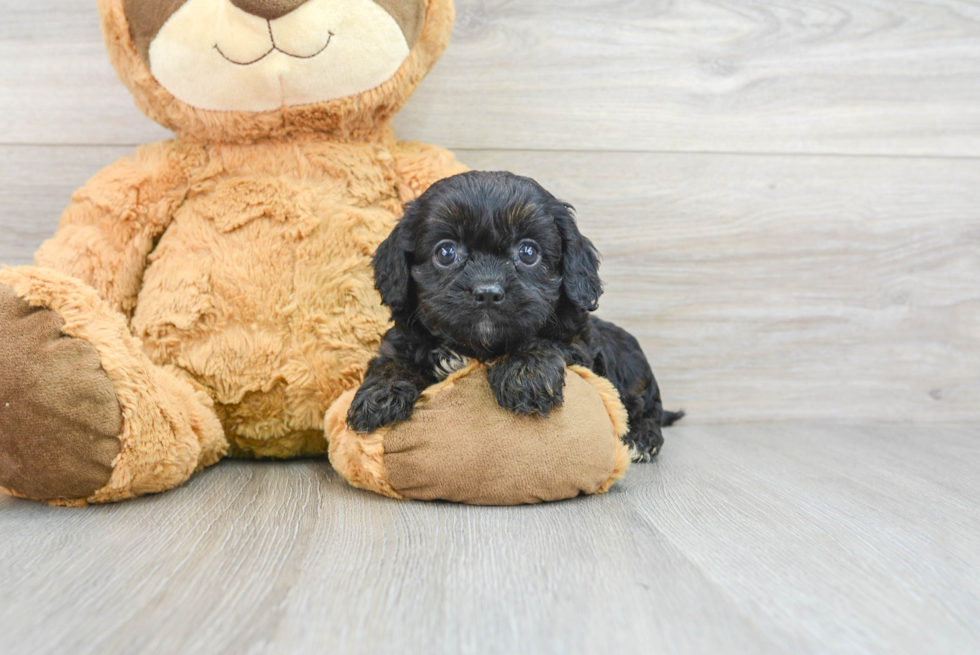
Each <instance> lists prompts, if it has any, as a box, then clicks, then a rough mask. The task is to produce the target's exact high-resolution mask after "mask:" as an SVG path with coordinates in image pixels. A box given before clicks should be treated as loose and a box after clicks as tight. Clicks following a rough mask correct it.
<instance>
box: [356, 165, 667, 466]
mask: <svg viewBox="0 0 980 655" xmlns="http://www.w3.org/2000/svg"><path fill="white" fill-rule="evenodd" d="M374 272H375V282H376V284H377V287H378V291H380V292H381V298H382V300H383V302H384V304H385V305H387V306H388V307H389V308H391V313H392V319H393V320H394V323H395V326H394V327H393V328H392V329H391V330H389V331H388V333H387V334H386V335H385V337H384V339H383V341H382V343H381V348H380V353H379V355H378V356H377V357H376V358H375V359H374V360H372V361H371V363H370V365H369V366H368V371H367V375H366V377H365V380H364V383H363V384H362V385H361V388H360V389H359V390H358V391H357V394H356V396H355V397H354V401H353V404H352V405H351V408H350V411H349V413H348V416H347V422H348V425H349V426H350V427H351V429H353V430H356V431H358V432H371V431H374V430H376V429H378V428H380V427H382V426H384V425H388V424H390V423H394V422H395V421H401V420H404V419H407V418H408V417H409V416H410V415H411V413H412V409H413V408H414V406H415V402H416V400H418V397H419V392H420V391H422V390H423V389H425V388H426V387H428V386H431V385H433V384H435V383H436V382H438V381H439V380H442V379H444V378H445V377H446V376H448V375H449V374H450V373H452V372H453V371H455V370H458V369H460V368H462V367H463V366H465V365H466V363H467V361H468V359H470V358H475V359H477V360H479V361H481V362H486V363H487V365H488V371H487V374H488V377H489V380H490V387H491V388H492V390H493V393H494V396H496V399H497V402H498V403H500V405H501V406H503V407H505V408H507V409H510V410H513V411H515V412H518V413H520V414H539V415H542V416H547V415H548V413H549V412H550V411H551V410H552V409H554V408H555V407H558V406H559V405H561V404H562V390H563V387H564V385H565V366H566V365H568V364H579V365H582V366H586V367H588V368H590V369H591V370H592V371H594V372H595V373H597V374H599V375H602V376H604V377H606V378H608V379H609V380H610V381H611V382H612V383H613V385H615V387H616V388H617V389H618V390H619V393H620V396H621V398H622V401H623V404H624V405H625V407H626V409H627V412H628V414H629V428H630V431H629V433H628V434H627V435H626V436H625V437H623V441H624V442H625V443H626V445H627V446H629V448H630V449H631V453H632V456H633V459H634V461H648V460H650V459H651V458H652V457H654V456H655V455H656V454H657V452H658V451H659V449H660V446H661V445H662V444H663V436H662V434H661V429H660V428H661V426H662V425H670V424H671V423H673V422H674V421H675V420H677V419H679V418H680V417H681V416H683V412H677V413H672V412H664V410H663V405H662V404H661V400H660V390H659V388H658V387H657V381H656V380H655V379H654V377H653V372H652V371H651V370H650V365H649V364H648V363H647V360H646V357H645V356H644V355H643V351H642V350H641V349H640V344H639V343H637V341H636V339H635V338H634V337H633V336H632V335H630V334H629V333H628V332H626V331H625V330H623V329H621V328H618V327H616V326H615V325H613V324H612V323H608V322H606V321H602V320H600V319H598V318H595V317H594V316H591V315H590V314H589V312H592V311H594V310H595V309H596V307H597V306H598V302H599V296H600V295H601V294H602V281H601V280H600V279H599V256H598V253H597V252H596V249H595V247H594V246H593V245H592V242H591V241H589V240H588V239H587V238H585V237H584V236H582V234H581V233H580V232H579V230H578V227H577V226H576V225H575V219H574V210H573V208H572V207H571V205H568V204H566V203H563V202H560V201H559V200H558V199H556V198H555V197H554V196H553V195H551V194H550V193H548V192H547V191H546V190H545V189H544V188H542V187H541V186H540V185H539V184H538V183H537V182H535V181H534V180H531V179H529V178H526V177H520V176H517V175H514V174H512V173H506V172H491V173H487V172H477V171H474V172H469V173H463V174H461V175H456V176H454V177H450V178H447V179H444V180H441V181H439V182H437V183H435V184H433V185H432V187H430V188H429V190H428V191H426V192H425V193H424V194H423V195H422V196H421V197H420V198H419V199H418V200H417V201H415V202H412V203H409V204H408V205H407V206H406V207H405V215H404V217H403V218H402V219H401V221H400V222H399V223H398V225H397V227H395V229H394V231H392V233H391V235H390V236H389V237H388V238H387V239H386V240H385V241H384V242H383V243H382V244H381V245H380V246H379V247H378V251H377V253H376V254H375V256H374Z"/></svg>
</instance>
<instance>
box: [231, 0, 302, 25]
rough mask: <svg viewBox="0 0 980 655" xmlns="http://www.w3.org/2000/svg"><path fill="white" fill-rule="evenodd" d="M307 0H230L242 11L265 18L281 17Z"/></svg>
mask: <svg viewBox="0 0 980 655" xmlns="http://www.w3.org/2000/svg"><path fill="white" fill-rule="evenodd" d="M308 1H309V0H231V4H233V5H235V6H236V7H238V8H239V9H241V10H242V11H244V12H245V13H248V14H252V15H253V16H258V17H259V18H264V19H266V20H275V19H277V18H282V17H283V16H285V15H286V14H288V13H290V12H292V11H295V10H297V9H299V8H300V6H301V5H304V4H306V3H307V2H308Z"/></svg>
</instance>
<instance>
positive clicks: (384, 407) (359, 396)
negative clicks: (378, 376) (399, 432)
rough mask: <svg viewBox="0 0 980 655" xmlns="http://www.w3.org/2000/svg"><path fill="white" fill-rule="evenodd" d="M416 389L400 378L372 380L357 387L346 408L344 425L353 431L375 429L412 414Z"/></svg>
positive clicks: (417, 394)
mask: <svg viewBox="0 0 980 655" xmlns="http://www.w3.org/2000/svg"><path fill="white" fill-rule="evenodd" d="M418 399H419V392H418V389H416V388H415V385H414V384H412V383H411V382H405V381H403V380H375V381H372V382H367V383H365V384H363V385H362V386H361V388H360V389H358V390H357V393H356V394H355V395H354V402H352V403H351V406H350V410H348V412H347V425H348V427H350V429H351V430H354V431H355V432H374V431H375V430H377V429H378V428H381V427H384V426H386V425H390V424H392V423H395V422H397V421H404V420H406V419H407V418H408V417H409V416H411V415H412V410H413V409H414V408H415V401H417V400H418Z"/></svg>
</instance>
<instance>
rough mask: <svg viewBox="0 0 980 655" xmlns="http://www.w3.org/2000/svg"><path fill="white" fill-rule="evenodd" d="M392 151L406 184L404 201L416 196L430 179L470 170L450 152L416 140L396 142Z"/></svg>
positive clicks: (400, 174)
mask: <svg viewBox="0 0 980 655" xmlns="http://www.w3.org/2000/svg"><path fill="white" fill-rule="evenodd" d="M392 154H393V155H394V157H395V166H396V167H397V169H398V174H399V176H400V177H401V179H402V181H403V182H404V183H405V185H406V186H407V189H406V190H405V191H403V193H402V195H403V196H406V197H404V198H402V199H403V200H404V201H405V202H409V201H412V200H415V199H416V198H418V197H419V196H420V195H422V194H423V193H424V192H425V190H426V189H428V188H429V187H430V186H431V185H432V183H433V182H438V181H439V180H441V179H442V178H444V177H450V176H451V175H456V174H458V173H465V172H466V171H468V170H469V168H468V167H467V166H465V165H464V164H462V163H460V161H459V160H458V159H456V155H454V154H453V153H452V152H451V151H449V150H446V149H445V148H438V147H436V146H430V145H428V144H426V143H419V142H418V141H399V142H398V145H397V146H396V147H395V148H394V150H393V152H392Z"/></svg>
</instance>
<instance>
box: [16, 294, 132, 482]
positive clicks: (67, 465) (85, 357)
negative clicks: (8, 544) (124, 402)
mask: <svg viewBox="0 0 980 655" xmlns="http://www.w3.org/2000/svg"><path fill="white" fill-rule="evenodd" d="M64 323H65V322H64V320H62V318H61V317H60V316H58V314H56V313H55V312H52V311H50V310H48V309H43V308H40V307H31V306H30V305H28V304H27V302H25V301H24V300H22V299H21V298H19V297H17V295H16V294H15V293H14V291H13V289H11V288H10V287H8V286H4V285H0V486H3V487H5V488H7V489H10V490H13V491H15V492H16V493H18V494H20V495H24V496H28V497H31V498H41V499H53V498H88V497H89V496H91V495H92V494H94V493H95V492H96V491H98V490H99V489H101V488H102V487H104V486H105V485H106V484H107V483H108V482H109V477H110V476H111V475H112V461H113V460H114V459H115V458H116V456H117V455H118V454H119V433H120V431H121V429H122V410H121V409H120V407H119V401H118V400H117V399H116V394H115V392H114V391H113V389H112V382H111V381H110V380H109V376H108V375H106V372H105V371H104V370H103V369H102V364H101V362H100V361H99V355H98V353H97V352H96V350H95V347H94V346H92V344H90V343H89V342H87V341H85V340H83V339H73V338H71V337H66V336H65V335H63V334H62V333H61V326H62V325H64Z"/></svg>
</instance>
